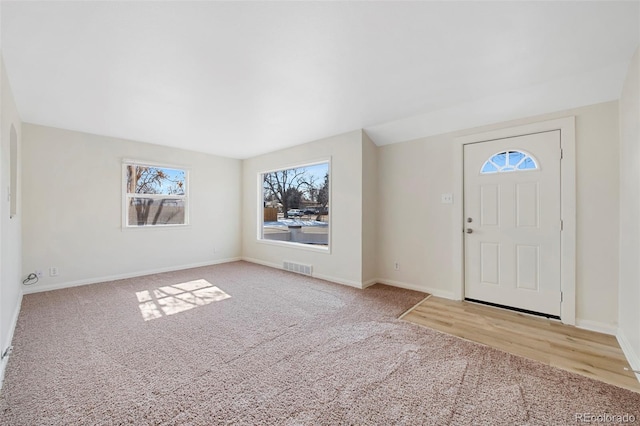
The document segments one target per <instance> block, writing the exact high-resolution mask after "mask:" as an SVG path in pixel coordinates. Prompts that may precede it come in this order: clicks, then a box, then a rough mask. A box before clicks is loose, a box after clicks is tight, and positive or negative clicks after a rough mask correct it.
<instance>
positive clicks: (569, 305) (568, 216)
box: [452, 116, 576, 325]
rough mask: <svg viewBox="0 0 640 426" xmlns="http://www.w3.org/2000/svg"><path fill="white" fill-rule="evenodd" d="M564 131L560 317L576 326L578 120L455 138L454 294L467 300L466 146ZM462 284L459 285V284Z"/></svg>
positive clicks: (556, 121)
mask: <svg viewBox="0 0 640 426" xmlns="http://www.w3.org/2000/svg"><path fill="white" fill-rule="evenodd" d="M551 130H560V146H561V148H562V163H561V169H560V185H561V188H560V196H561V202H560V215H561V220H562V223H563V227H562V232H561V233H560V245H561V248H560V253H561V259H560V289H561V291H562V302H561V303H560V318H561V320H562V322H563V323H565V324H570V325H575V323H576V271H575V265H576V164H575V159H576V156H575V117H573V116H571V117H565V118H559V119H555V120H548V121H541V122H537V123H531V124H526V125H521V126H515V127H509V128H504V129H498V130H493V131H488V132H483V133H476V134H472V135H468V136H461V137H457V138H455V139H454V149H453V155H454V158H453V184H454V186H453V189H454V203H453V218H454V220H453V226H452V238H453V255H454V259H456V260H457V261H454V265H453V271H452V272H453V278H454V295H455V298H456V299H457V300H462V299H464V282H465V281H464V261H465V259H464V229H465V222H464V167H463V147H464V145H465V144H469V143H477V142H485V141H490V140H495V139H503V138H508V137H514V136H521V135H527V134H532V133H540V132H547V131H551ZM456 282H457V283H458V285H455V283H456Z"/></svg>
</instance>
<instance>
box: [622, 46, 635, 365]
mask: <svg viewBox="0 0 640 426" xmlns="http://www.w3.org/2000/svg"><path fill="white" fill-rule="evenodd" d="M639 221H640V49H638V50H636V53H635V55H634V56H633V59H632V60H631V64H630V66H629V71H628V74H627V78H626V80H625V83H624V87H623V89H622V96H621V97H620V291H619V293H620V302H619V309H620V315H619V322H620V330H619V334H618V338H619V340H620V343H621V345H622V346H623V348H624V349H625V353H626V354H627V358H629V360H630V362H631V364H632V366H633V367H634V368H635V369H637V370H640V223H639ZM625 346H626V347H625ZM639 377H640V376H639Z"/></svg>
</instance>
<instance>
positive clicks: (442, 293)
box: [377, 278, 456, 300]
mask: <svg viewBox="0 0 640 426" xmlns="http://www.w3.org/2000/svg"><path fill="white" fill-rule="evenodd" d="M377 282H379V283H380V284H386V285H390V286H392V287H400V288H406V289H407V290H415V291H421V292H423V293H429V294H431V295H433V296H436V297H442V298H444V299H450V300H456V297H455V294H454V292H453V291H446V290H441V289H439V288H432V287H425V286H421V285H416V284H410V283H405V282H402V281H394V280H388V279H385V278H379V279H378V280H377Z"/></svg>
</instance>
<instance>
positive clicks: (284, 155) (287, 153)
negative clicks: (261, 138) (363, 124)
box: [242, 130, 362, 287]
mask: <svg viewBox="0 0 640 426" xmlns="http://www.w3.org/2000/svg"><path fill="white" fill-rule="evenodd" d="M327 157H331V175H330V181H329V184H330V188H331V202H330V205H331V211H330V219H329V220H330V222H331V225H330V226H331V229H330V232H331V249H330V252H319V251H317V250H307V249H305V248H299V247H291V246H283V245H275V244H273V243H270V242H265V241H258V239H257V224H258V215H259V214H262V211H261V209H259V208H258V207H259V205H258V202H259V194H260V192H259V187H258V175H259V174H260V173H261V172H265V171H269V170H274V169H280V168H287V167H292V166H296V165H299V164H304V163H309V162H313V161H315V160H318V159H323V158H327ZM242 230H243V232H242V253H243V257H245V258H246V259H247V260H250V261H254V262H259V263H262V264H267V265H271V266H275V267H281V266H282V262H283V261H284V260H290V261H294V262H300V263H304V264H311V265H313V268H314V271H313V272H314V276H316V277H321V278H322V277H323V278H326V279H330V280H332V281H335V282H341V283H343V284H347V285H352V286H356V287H360V286H361V285H362V131H360V130H357V131H353V132H350V133H345V134H342V135H338V136H333V137H330V138H326V139H322V140H318V141H314V142H309V143H306V144H303V145H298V146H294V147H292V148H287V149H284V150H280V151H276V152H272V153H269V154H265V155H261V156H258V157H254V158H250V159H247V160H244V164H243V204H242Z"/></svg>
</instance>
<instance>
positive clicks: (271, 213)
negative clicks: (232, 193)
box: [259, 162, 330, 247]
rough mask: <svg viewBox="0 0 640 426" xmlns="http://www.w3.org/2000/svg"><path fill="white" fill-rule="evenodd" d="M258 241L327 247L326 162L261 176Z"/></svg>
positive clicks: (327, 164)
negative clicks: (261, 210)
mask: <svg viewBox="0 0 640 426" xmlns="http://www.w3.org/2000/svg"><path fill="white" fill-rule="evenodd" d="M261 182H262V194H261V197H262V202H263V207H264V215H263V226H262V229H261V232H260V235H259V237H260V239H263V240H277V241H286V242H293V243H300V244H313V245H317V246H324V247H326V246H328V244H329V242H328V237H329V235H328V229H329V199H330V197H329V163H328V162H323V163H317V164H311V165H306V166H300V167H293V168H289V169H282V170H276V171H271V172H266V173H262V174H261Z"/></svg>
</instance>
